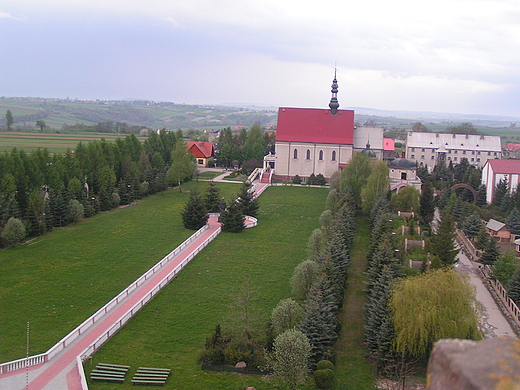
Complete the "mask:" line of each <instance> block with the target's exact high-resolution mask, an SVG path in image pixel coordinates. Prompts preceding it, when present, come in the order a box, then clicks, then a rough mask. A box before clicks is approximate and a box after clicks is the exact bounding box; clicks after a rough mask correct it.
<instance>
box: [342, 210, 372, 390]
mask: <svg viewBox="0 0 520 390" xmlns="http://www.w3.org/2000/svg"><path fill="white" fill-rule="evenodd" d="M369 232H370V230H369V226H368V218H367V217H366V216H364V215H361V216H359V217H358V218H357V219H356V232H355V236H354V245H353V246H352V249H351V251H350V261H351V265H350V267H349V270H348V286H347V289H346V292H345V302H344V305H343V309H342V311H341V314H340V321H341V324H342V329H341V334H340V337H339V339H338V342H337V344H336V351H337V356H336V378H337V380H338V385H337V387H336V388H337V389H341V390H369V389H374V379H375V378H374V372H373V365H372V363H371V362H370V361H369V360H368V359H367V358H366V356H365V354H366V352H367V351H366V349H365V347H364V345H363V339H364V323H365V320H364V315H365V304H366V302H367V297H366V294H365V281H366V275H365V271H366V268H367V262H366V256H367V253H368V248H369V246H370V233H369Z"/></svg>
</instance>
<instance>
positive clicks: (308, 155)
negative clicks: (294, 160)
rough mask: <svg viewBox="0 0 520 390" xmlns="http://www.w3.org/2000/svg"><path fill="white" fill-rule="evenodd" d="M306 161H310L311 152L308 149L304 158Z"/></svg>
mask: <svg viewBox="0 0 520 390" xmlns="http://www.w3.org/2000/svg"><path fill="white" fill-rule="evenodd" d="M305 158H306V159H307V160H310V159H311V151H310V149H307V156H306V157H305Z"/></svg>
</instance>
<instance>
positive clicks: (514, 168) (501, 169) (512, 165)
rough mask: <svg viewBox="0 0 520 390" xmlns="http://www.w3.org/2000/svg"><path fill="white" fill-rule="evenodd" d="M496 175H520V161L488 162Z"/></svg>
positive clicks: (495, 160)
mask: <svg viewBox="0 0 520 390" xmlns="http://www.w3.org/2000/svg"><path fill="white" fill-rule="evenodd" d="M487 163H488V164H489V165H490V166H491V168H492V169H493V172H494V173H520V160H498V159H494V160H487Z"/></svg>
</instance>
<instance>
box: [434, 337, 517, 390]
mask: <svg viewBox="0 0 520 390" xmlns="http://www.w3.org/2000/svg"><path fill="white" fill-rule="evenodd" d="M427 389H428V390H487V389H511V390H520V339H517V338H513V337H499V338H492V339H486V340H481V341H470V340H457V339H447V340H439V341H437V342H436V343H435V345H434V346H433V351H432V354H431V356H430V361H429V363H428V374H427Z"/></svg>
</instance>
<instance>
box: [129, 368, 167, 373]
mask: <svg viewBox="0 0 520 390" xmlns="http://www.w3.org/2000/svg"><path fill="white" fill-rule="evenodd" d="M137 371H164V372H170V371H171V368H155V367H139V368H138V369H137Z"/></svg>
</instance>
